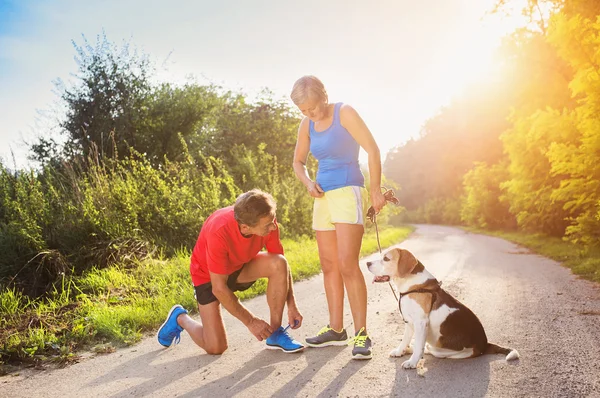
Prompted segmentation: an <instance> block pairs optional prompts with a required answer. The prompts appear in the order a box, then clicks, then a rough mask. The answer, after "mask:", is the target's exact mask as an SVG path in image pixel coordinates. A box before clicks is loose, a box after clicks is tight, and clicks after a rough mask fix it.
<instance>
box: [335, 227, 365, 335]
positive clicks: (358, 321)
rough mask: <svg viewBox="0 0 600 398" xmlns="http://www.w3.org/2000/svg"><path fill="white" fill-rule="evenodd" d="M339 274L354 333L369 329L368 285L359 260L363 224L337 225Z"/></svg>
mask: <svg viewBox="0 0 600 398" xmlns="http://www.w3.org/2000/svg"><path fill="white" fill-rule="evenodd" d="M335 233H336V238H337V255H338V265H339V272H340V274H341V276H342V278H343V281H344V286H345V287H346V291H347V292H348V301H349V302H350V310H351V311H352V319H353V320H354V331H355V332H358V331H359V330H360V329H361V328H365V330H366V328H367V285H366V283H365V278H364V276H363V274H362V272H361V271H360V267H359V265H358V260H359V258H360V246H361V244H362V237H363V233H364V228H363V226H362V225H361V224H342V223H337V224H335Z"/></svg>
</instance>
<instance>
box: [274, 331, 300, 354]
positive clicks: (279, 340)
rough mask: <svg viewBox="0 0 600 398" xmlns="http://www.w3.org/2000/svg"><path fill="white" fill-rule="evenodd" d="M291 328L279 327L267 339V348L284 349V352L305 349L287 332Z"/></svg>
mask: <svg viewBox="0 0 600 398" xmlns="http://www.w3.org/2000/svg"><path fill="white" fill-rule="evenodd" d="M288 328H289V325H288V327H286V328H285V329H284V328H283V327H281V326H280V327H279V329H277V330H276V331H274V332H273V334H272V335H270V336H269V338H268V339H267V348H268V349H270V350H282V351H283V352H287V353H290V352H298V351H302V350H303V349H304V346H303V345H302V344H301V343H299V342H297V341H296V340H294V339H293V338H292V336H290V335H289V334H288V332H287V330H288Z"/></svg>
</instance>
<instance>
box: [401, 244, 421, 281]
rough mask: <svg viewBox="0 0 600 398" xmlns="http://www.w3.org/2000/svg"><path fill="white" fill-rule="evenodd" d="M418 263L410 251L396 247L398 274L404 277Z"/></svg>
mask: <svg viewBox="0 0 600 398" xmlns="http://www.w3.org/2000/svg"><path fill="white" fill-rule="evenodd" d="M417 264H419V260H417V258H416V257H415V256H413V254H412V253H411V252H409V251H408V250H405V249H398V275H399V276H400V277H405V276H406V275H408V274H410V273H411V272H413V270H414V269H415V267H416V266H417Z"/></svg>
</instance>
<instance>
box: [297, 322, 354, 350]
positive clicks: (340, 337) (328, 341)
mask: <svg viewBox="0 0 600 398" xmlns="http://www.w3.org/2000/svg"><path fill="white" fill-rule="evenodd" d="M347 344H348V335H347V334H346V329H342V331H341V332H336V331H335V330H333V329H332V328H330V327H329V325H327V326H325V327H324V328H323V329H321V330H320V331H319V333H317V335H316V336H315V337H307V338H306V345H308V346H309V347H327V346H330V345H337V346H342V345H347Z"/></svg>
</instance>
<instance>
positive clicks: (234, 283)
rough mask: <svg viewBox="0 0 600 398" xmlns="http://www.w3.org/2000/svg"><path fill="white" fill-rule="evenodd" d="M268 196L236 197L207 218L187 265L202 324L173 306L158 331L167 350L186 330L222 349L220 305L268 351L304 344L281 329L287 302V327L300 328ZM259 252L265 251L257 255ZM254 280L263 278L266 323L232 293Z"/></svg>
mask: <svg viewBox="0 0 600 398" xmlns="http://www.w3.org/2000/svg"><path fill="white" fill-rule="evenodd" d="M276 209H277V206H276V204H275V201H274V200H273V197H272V196H271V195H269V194H268V193H265V192H262V191H260V190H258V189H253V190H252V191H249V192H246V193H243V194H242V195H240V196H239V197H238V198H237V200H236V202H235V205H234V206H229V207H225V208H223V209H220V210H217V211H215V212H214V213H213V214H212V215H211V216H210V217H208V218H207V219H206V220H205V222H204V225H203V226H202V229H201V231H200V236H199V237H198V241H197V242H196V246H195V247H194V251H193V253H192V259H191V264H190V273H191V276H192V282H193V283H194V287H195V291H196V300H197V301H198V311H199V312H200V319H201V321H202V322H201V323H199V322H197V321H195V320H193V319H192V318H190V317H189V315H188V314H187V311H186V310H185V309H184V308H183V307H182V306H181V305H175V306H173V308H171V311H170V312H169V314H168V315H167V320H166V321H165V323H163V325H162V326H161V327H160V329H159V331H158V342H159V343H160V344H162V345H163V346H165V347H169V346H170V345H171V344H173V342H175V344H177V343H179V339H180V333H181V332H182V331H183V330H185V331H186V332H187V333H188V334H189V335H190V336H191V337H192V340H194V342H195V343H196V344H197V345H198V346H200V347H201V348H202V349H204V350H205V351H206V352H207V353H208V354H215V355H219V354H222V353H223V352H224V351H225V350H226V349H227V334H226V332H225V325H224V324H223V318H222V317H221V305H223V307H225V309H226V310H227V311H229V312H230V313H231V314H232V315H233V316H234V317H236V318H237V319H239V320H240V321H241V322H242V323H243V324H244V325H246V327H247V328H248V329H249V330H250V332H251V333H252V334H253V335H254V336H255V337H256V338H257V339H258V340H259V341H262V340H266V344H267V348H273V349H281V350H283V351H284V352H297V351H301V350H302V349H304V346H303V345H302V344H300V343H299V342H297V341H296V340H294V339H293V338H292V337H291V336H290V335H289V334H288V332H287V329H288V327H286V328H283V327H282V326H281V323H282V318H283V308H284V306H285V304H286V303H287V308H288V318H289V325H290V326H289V327H291V328H292V329H297V328H299V327H300V326H301V325H302V315H301V314H300V311H298V307H297V306H296V300H295V298H294V290H293V286H292V275H291V273H290V269H289V267H288V263H287V261H286V259H285V257H283V247H282V245H281V240H280V239H279V229H278V227H277V221H276V220H275V211H276ZM263 247H264V248H266V249H267V251H266V252H261V250H262V249H263ZM259 278H267V279H268V286H267V303H268V305H269V310H270V320H269V322H266V321H264V320H263V319H260V318H259V317H257V316H255V315H254V314H252V313H251V312H250V311H249V310H248V309H247V308H246V307H244V306H243V305H242V304H241V303H240V302H239V300H238V299H237V297H236V296H235V294H233V292H235V291H242V290H246V289H248V288H249V287H250V286H252V284H253V283H254V282H255V281H256V280H257V279H259Z"/></svg>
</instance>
